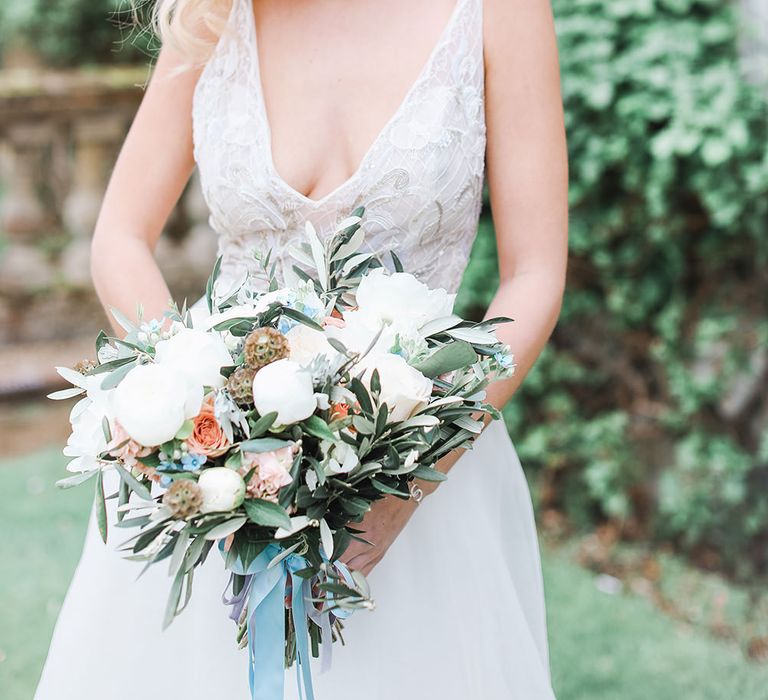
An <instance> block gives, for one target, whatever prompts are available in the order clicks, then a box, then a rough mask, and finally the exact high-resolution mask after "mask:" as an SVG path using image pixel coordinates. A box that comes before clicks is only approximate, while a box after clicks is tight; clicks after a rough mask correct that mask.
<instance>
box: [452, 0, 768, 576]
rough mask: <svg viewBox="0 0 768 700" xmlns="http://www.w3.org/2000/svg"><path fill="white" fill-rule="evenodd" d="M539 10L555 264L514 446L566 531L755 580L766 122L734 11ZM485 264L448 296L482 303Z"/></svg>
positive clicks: (580, 3)
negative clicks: (559, 169) (559, 146)
mask: <svg viewBox="0 0 768 700" xmlns="http://www.w3.org/2000/svg"><path fill="white" fill-rule="evenodd" d="M554 9H555V14H556V18H557V28H558V35H559V42H560V58H561V63H562V72H563V95H564V101H565V107H566V119H567V128H568V133H569V150H570V165H571V202H570V204H571V212H572V222H571V231H570V248H571V264H570V272H569V284H568V292H567V296H566V299H565V304H564V309H563V313H562V316H561V320H560V323H559V326H558V329H557V330H556V332H555V335H554V338H553V341H552V343H551V345H550V347H549V348H548V349H547V351H546V352H545V353H544V355H543V357H542V358H541V360H540V362H539V363H538V364H537V366H536V367H535V368H534V370H533V371H532V373H531V375H530V376H529V378H528V379H527V380H526V382H525V384H524V386H523V387H522V389H521V391H520V392H519V395H518V396H517V398H516V400H515V401H514V402H513V405H512V406H511V407H510V409H509V410H508V419H509V423H510V427H511V430H512V433H513V436H514V437H515V439H516V441H517V447H518V450H519V451H520V453H521V457H522V458H523V461H524V462H525V463H526V464H527V466H529V467H531V468H534V469H537V470H538V471H539V476H540V477H541V483H543V484H544V487H545V488H544V492H543V494H542V497H543V500H544V503H545V504H549V505H554V506H557V507H561V508H565V509H566V510H567V511H568V512H570V513H571V515H572V516H573V517H574V519H575V520H576V521H577V522H583V523H588V522H592V521H594V520H595V519H596V518H597V519H600V518H605V517H610V518H617V519H620V520H624V521H625V522H626V524H627V525H628V526H631V527H629V529H630V530H631V531H632V532H638V531H639V532H642V533H645V534H649V535H652V536H658V537H672V538H674V539H675V540H676V541H677V542H679V543H680V544H681V545H682V546H684V547H686V548H688V549H690V550H691V551H692V552H693V553H695V554H696V555H702V560H706V561H707V562H708V563H712V564H714V565H719V566H731V567H733V568H734V570H736V569H737V568H738V573H743V574H745V575H747V574H749V573H750V571H754V570H755V569H758V570H761V571H765V570H766V567H767V566H768V546H766V545H768V517H767V516H768V392H766V386H767V385H768V314H767V313H766V312H767V311H768V274H767V273H766V269H767V264H768V236H767V235H766V234H767V233H768V231H767V230H766V229H767V225H768V149H766V143H768V118H767V115H766V109H767V107H766V102H765V100H764V96H763V95H764V93H762V94H761V92H760V90H759V89H757V88H755V87H753V86H750V85H748V84H747V83H746V81H745V80H743V78H742V76H741V69H740V61H739V57H738V39H739V37H738V29H739V21H738V16H737V14H736V12H735V9H734V7H733V6H732V5H731V4H730V3H723V2H722V1H721V0H555V2H554ZM490 235H491V234H490V231H489V230H488V229H487V228H485V227H484V228H482V229H481V237H485V238H487V237H489V236H490ZM477 245H478V250H480V251H486V250H487V249H488V247H489V243H488V241H487V240H479V241H478V244H477ZM492 264H493V263H492V261H491V262H489V260H488V256H487V254H486V253H485V252H484V253H483V255H481V256H480V258H479V259H478V260H473V267H472V268H471V269H470V271H469V273H468V276H467V280H466V282H465V290H472V291H473V293H477V291H476V290H478V288H479V289H480V291H481V292H482V293H483V294H487V290H486V289H484V288H483V283H482V280H484V279H487V270H488V267H489V265H492ZM464 303H466V302H464ZM704 554H706V557H704V556H703V555H704ZM745 555H746V557H745ZM745 562H748V563H749V566H748V567H747V566H745ZM737 564H738V567H737V566H736V565H737Z"/></svg>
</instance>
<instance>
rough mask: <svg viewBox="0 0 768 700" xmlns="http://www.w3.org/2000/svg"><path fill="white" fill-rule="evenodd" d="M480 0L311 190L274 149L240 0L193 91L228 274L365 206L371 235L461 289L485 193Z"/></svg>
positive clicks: (471, 0)
mask: <svg viewBox="0 0 768 700" xmlns="http://www.w3.org/2000/svg"><path fill="white" fill-rule="evenodd" d="M482 35H483V30H482V0H457V5H456V6H455V8H454V10H453V12H452V14H451V16H450V19H449V20H448V22H447V24H446V25H445V27H444V29H443V31H442V33H441V35H440V38H439V39H438V41H437V43H436V44H435V46H434V48H433V49H432V52H431V54H430V56H429V59H428V60H427V62H426V64H425V65H424V66H423V68H422V70H421V72H420V73H419V75H418V77H417V78H416V80H415V82H414V83H413V84H412V85H411V87H410V89H409V90H408V92H407V94H406V95H405V97H404V98H403V100H402V102H401V103H400V105H399V107H398V108H397V110H396V112H395V113H394V114H393V115H392V117H391V118H390V119H389V121H388V122H387V123H386V125H385V126H384V127H383V129H382V130H381V131H380V132H379V134H378V135H377V136H376V138H375V140H374V141H373V143H372V144H371V145H370V147H369V148H368V150H367V151H366V153H365V155H364V156H363V158H362V161H361V162H360V164H359V167H358V168H357V170H355V172H354V173H353V174H352V175H351V176H350V177H349V178H348V179H346V180H345V181H344V182H342V183H341V184H340V185H339V186H338V187H336V188H335V189H333V190H332V191H330V192H329V193H328V194H326V195H324V196H323V197H321V198H319V199H312V198H309V197H307V196H305V195H304V194H302V193H300V192H298V191H297V190H296V189H294V188H293V187H291V186H290V185H289V184H287V182H286V181H285V180H284V179H283V178H282V177H281V176H280V174H279V173H278V170H277V169H276V168H275V165H274V162H273V159H272V145H271V141H272V138H271V133H270V125H269V121H268V118H267V111H266V108H265V103H264V97H263V94H262V81H261V76H260V67H259V60H258V50H257V44H256V39H257V34H256V27H255V23H254V17H253V9H252V6H251V0H233V7H232V11H231V14H230V17H229V21H228V23H227V27H226V30H225V32H224V34H223V35H222V37H221V39H220V40H219V42H218V44H217V46H216V49H215V51H214V54H213V56H212V57H211V59H210V60H209V62H208V64H207V65H206V67H205V69H204V70H203V71H202V73H201V75H200V78H199V80H198V83H197V87H196V89H195V96H194V103H193V126H194V131H193V133H194V155H195V160H196V162H197V164H198V168H199V171H200V178H201V183H202V187H203V193H204V196H205V198H206V201H207V203H208V206H209V209H210V212H211V216H210V223H211V226H212V227H213V229H214V230H215V231H216V232H217V233H218V234H219V248H220V253H221V255H222V256H223V264H222V272H223V276H224V277H225V278H228V279H235V278H237V277H239V276H240V275H241V274H242V273H243V271H245V270H255V269H256V267H257V266H256V265H255V262H254V257H253V252H254V251H255V250H259V251H266V250H268V249H272V250H273V251H274V254H275V258H276V260H277V262H278V274H280V273H281V272H282V268H283V266H284V265H290V264H291V259H290V258H289V257H288V256H287V254H286V251H287V249H288V247H289V246H290V245H291V244H292V243H293V242H295V241H296V240H297V239H300V238H301V237H302V236H303V231H304V222H305V221H307V220H309V221H311V222H312V223H313V224H314V225H315V227H316V228H317V229H318V231H320V233H321V234H322V233H323V232H328V231H331V230H333V229H334V228H335V226H334V224H335V223H336V222H337V221H338V220H340V219H342V218H345V217H346V216H348V215H349V214H350V213H351V212H352V211H353V210H354V209H355V208H357V207H358V206H361V205H362V206H365V209H366V213H365V221H364V226H365V229H366V232H367V236H366V242H367V246H368V247H369V248H370V249H372V250H374V251H376V252H378V253H384V252H386V251H389V250H393V251H395V252H396V253H397V254H398V256H399V257H400V258H401V260H402V261H403V263H404V265H405V266H406V269H408V270H409V271H410V272H413V273H414V274H415V275H417V276H418V277H420V278H421V279H422V280H423V281H425V282H426V283H428V284H429V285H430V286H433V287H434V286H441V287H445V288H447V289H449V290H455V289H456V288H457V287H458V284H459V282H460V280H461V275H462V273H463V271H464V268H465V266H466V261H467V257H468V255H469V250H470V248H471V246H472V242H473V240H474V237H475V234H476V231H477V221H478V216H479V213H480V207H481V202H482V186H483V173H484V163H485V114H484V101H483V97H484V90H483V87H484V66H483V40H482Z"/></svg>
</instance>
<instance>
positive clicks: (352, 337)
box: [325, 311, 394, 353]
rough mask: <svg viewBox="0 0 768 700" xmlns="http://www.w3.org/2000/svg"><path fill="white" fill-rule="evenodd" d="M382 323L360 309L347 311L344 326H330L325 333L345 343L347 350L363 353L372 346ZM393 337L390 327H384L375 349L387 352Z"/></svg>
mask: <svg viewBox="0 0 768 700" xmlns="http://www.w3.org/2000/svg"><path fill="white" fill-rule="evenodd" d="M382 325H383V324H382V323H381V322H380V321H378V320H377V319H375V318H373V317H369V316H366V315H365V314H363V313H361V312H359V311H347V312H346V313H345V314H344V326H343V327H341V328H339V327H337V326H328V327H327V328H326V329H325V333H326V335H327V336H328V337H329V338H335V339H336V340H338V341H339V342H341V343H343V344H344V347H345V348H347V350H349V351H351V352H358V353H362V352H365V351H366V350H367V349H368V348H369V347H370V346H371V343H372V342H373V340H374V338H375V337H376V334H377V333H378V332H379V329H381V328H382ZM393 339H394V338H393V335H392V333H391V332H390V330H389V328H384V329H383V330H382V333H381V335H380V336H379V339H378V340H377V341H376V346H375V348H374V349H378V350H380V351H381V352H386V351H387V350H389V346H390V345H391V343H392V341H393Z"/></svg>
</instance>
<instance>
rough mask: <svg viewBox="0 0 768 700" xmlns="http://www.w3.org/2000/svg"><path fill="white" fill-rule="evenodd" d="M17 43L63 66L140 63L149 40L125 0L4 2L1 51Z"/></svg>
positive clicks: (0, 17) (0, 18)
mask: <svg viewBox="0 0 768 700" xmlns="http://www.w3.org/2000/svg"><path fill="white" fill-rule="evenodd" d="M137 4H138V3H137ZM17 42H21V43H22V44H23V45H26V46H29V47H33V48H34V50H35V51H37V52H39V54H40V55H41V56H42V57H43V58H44V59H45V60H46V61H47V62H48V63H50V64H51V65H55V66H64V65H75V64H79V63H92V62H93V63H95V62H100V63H105V62H107V63H111V62H126V61H130V60H135V59H139V58H141V57H142V56H144V55H146V54H147V52H148V51H149V47H150V44H151V37H150V35H149V33H148V32H139V31H137V30H136V29H135V28H134V27H133V23H132V15H131V11H130V3H129V2H128V1H127V0H3V2H2V3H0V46H9V45H10V46H13V45H14V44H15V43H17Z"/></svg>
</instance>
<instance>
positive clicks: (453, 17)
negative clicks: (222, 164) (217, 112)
mask: <svg viewBox="0 0 768 700" xmlns="http://www.w3.org/2000/svg"><path fill="white" fill-rule="evenodd" d="M467 1H468V0H456V4H455V6H454V8H453V10H452V11H451V14H450V16H449V18H448V21H447V22H446V24H445V26H444V27H443V30H442V32H441V33H440V36H439V37H438V39H437V43H435V45H434V47H433V48H432V51H431V52H430V54H429V56H428V57H427V60H426V62H425V63H424V65H423V66H422V68H421V70H420V71H419V73H418V75H417V76H416V79H415V80H414V81H413V83H411V85H410V87H409V88H408V90H407V91H406V93H405V95H404V97H403V99H402V100H401V101H400V103H399V104H398V106H397V108H396V109H395V111H394V113H393V114H392V116H390V117H389V119H388V120H387V121H386V122H385V123H384V126H382V128H381V129H380V130H379V131H378V132H377V134H376V136H375V137H374V139H373V141H372V142H371V144H370V146H368V149H367V150H366V151H365V153H364V154H363V157H362V158H361V159H360V163H359V164H358V166H357V168H356V169H355V170H354V171H353V172H352V174H351V175H350V176H349V177H348V178H347V179H346V180H343V181H342V182H341V183H340V184H339V185H338V186H336V187H334V188H333V189H332V190H330V191H329V192H328V193H326V194H324V195H323V196H322V197H320V198H318V199H315V198H313V197H309V196H307V195H305V194H304V193H303V192H299V190H297V189H296V188H295V187H293V186H292V185H291V184H289V183H288V182H287V181H286V180H285V178H283V176H282V175H281V174H280V172H279V171H278V170H277V168H276V167H275V161H274V157H273V149H272V127H271V126H270V123H269V115H268V114H267V105H266V101H265V99H264V89H263V82H262V79H261V61H260V60H259V44H258V32H257V29H256V16H255V13H254V11H253V0H242V2H244V3H245V4H246V6H247V8H248V25H249V31H250V39H251V41H250V44H249V47H250V50H251V51H252V52H253V59H252V61H251V65H252V67H253V68H252V70H253V73H254V75H253V79H254V82H255V87H256V93H257V95H256V99H257V103H258V114H259V118H260V119H261V123H262V125H263V128H264V132H265V141H266V146H265V149H264V150H265V154H264V155H265V159H266V164H267V167H268V168H269V171H270V173H271V175H272V177H273V178H274V180H275V181H276V182H278V183H279V184H280V185H281V186H282V187H283V188H284V189H285V190H286V191H287V192H288V193H289V194H291V195H293V196H295V197H298V198H299V199H301V201H302V202H305V203H307V204H310V205H312V206H316V207H317V206H320V205H322V204H323V203H325V202H327V201H329V200H331V199H333V198H334V197H337V196H338V195H339V194H341V193H342V192H343V191H344V190H346V189H347V188H348V187H351V186H352V185H353V184H354V183H355V182H356V181H357V179H358V178H359V177H360V175H361V174H362V172H363V170H364V169H365V166H366V165H367V163H368V161H369V160H370V158H371V157H372V155H373V153H374V151H375V150H376V147H377V146H378V144H379V142H380V141H381V140H382V139H383V138H384V137H385V136H386V134H387V132H388V131H389V130H390V129H391V127H392V126H393V125H394V123H395V122H396V121H397V119H398V118H399V116H400V114H401V113H402V112H403V111H404V110H405V108H406V107H407V106H408V105H409V104H410V102H411V99H412V97H413V95H414V94H415V92H416V91H417V90H418V88H419V87H420V85H421V84H422V83H423V82H424V80H426V78H427V77H428V76H429V74H430V71H431V69H432V66H433V65H434V63H435V61H436V60H437V56H438V55H439V53H440V51H441V49H442V47H443V46H444V45H445V43H446V41H447V40H448V37H449V36H450V34H451V32H452V31H453V27H454V25H455V24H456V22H457V18H458V16H459V14H460V13H461V8H462V6H463V5H464V4H465V3H466V2H467Z"/></svg>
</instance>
